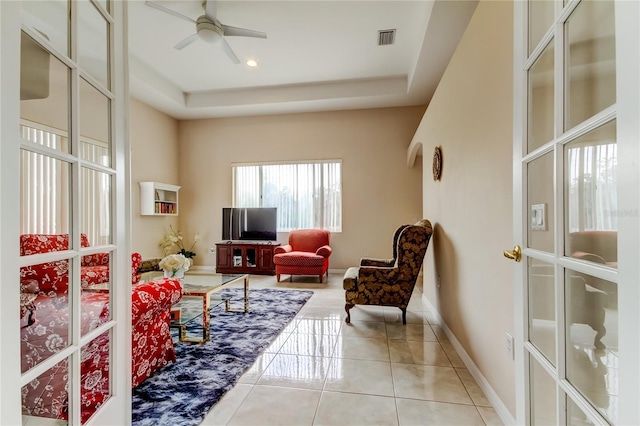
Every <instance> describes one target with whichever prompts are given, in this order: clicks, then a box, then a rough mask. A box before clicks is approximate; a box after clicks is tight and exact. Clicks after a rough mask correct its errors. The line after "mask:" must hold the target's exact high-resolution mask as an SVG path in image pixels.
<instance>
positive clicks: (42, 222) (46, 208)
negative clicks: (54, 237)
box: [20, 120, 111, 245]
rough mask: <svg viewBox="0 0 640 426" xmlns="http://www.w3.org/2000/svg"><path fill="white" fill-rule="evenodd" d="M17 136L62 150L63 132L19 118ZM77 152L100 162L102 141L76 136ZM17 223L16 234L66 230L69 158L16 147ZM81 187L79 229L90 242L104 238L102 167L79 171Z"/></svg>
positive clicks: (64, 145) (106, 213) (105, 240)
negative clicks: (19, 170) (18, 163)
mask: <svg viewBox="0 0 640 426" xmlns="http://www.w3.org/2000/svg"><path fill="white" fill-rule="evenodd" d="M20 129H21V133H22V138H23V139H25V140H27V141H29V142H33V143H35V144H38V145H43V146H46V147H48V148H52V149H55V150H57V151H67V150H68V145H67V144H68V139H67V137H66V135H65V134H64V132H62V131H60V132H58V131H56V129H52V128H48V127H46V126H41V125H39V124H38V123H32V122H28V121H26V120H23V124H22V125H21V126H20ZM80 150H81V151H82V152H81V157H82V158H83V159H85V160H88V161H90V162H93V163H96V164H104V157H105V156H106V155H108V148H107V146H106V144H105V143H103V142H100V141H95V140H91V139H89V138H84V137H83V138H81V140H80ZM21 168H22V173H21V178H20V179H21V181H20V186H21V194H22V195H21V196H22V200H21V206H22V209H21V221H20V222H21V229H20V232H21V233H22V234H32V233H33V234H67V233H69V223H68V218H69V212H68V209H69V208H70V202H69V197H70V193H71V188H70V187H69V170H70V169H69V164H68V163H66V162H64V161H61V160H58V159H55V158H51V157H47V156H44V155H41V154H38V153H36V152H30V151H27V150H22V152H21ZM82 188H83V192H84V194H83V195H84V196H83V200H84V203H85V204H84V206H83V215H82V222H83V227H82V232H83V233H85V234H87V237H88V238H89V241H90V243H91V244H92V245H97V244H107V243H108V242H109V240H108V237H109V232H110V230H109V223H110V220H109V214H110V211H109V205H110V203H109V201H108V200H109V197H110V196H111V194H110V182H109V179H108V176H107V175H106V174H105V173H99V172H94V171H89V169H86V170H85V171H83V176H82Z"/></svg>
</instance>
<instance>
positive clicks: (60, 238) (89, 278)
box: [20, 234, 142, 292]
mask: <svg viewBox="0 0 640 426" xmlns="http://www.w3.org/2000/svg"><path fill="white" fill-rule="evenodd" d="M80 245H81V246H82V247H90V244H89V238H87V236H86V234H80ZM68 249H69V234H22V235H20V256H28V255H31V254H39V253H49V252H52V251H62V250H68ZM141 263H142V257H141V256H140V254H139V253H132V254H131V282H132V283H133V284H137V283H138V281H140V276H139V275H138V268H139V267H140V264H141ZM68 269H69V265H68V262H67V261H66V260H60V261H57V262H47V263H42V264H39V265H31V266H25V267H23V268H20V278H21V281H25V280H29V279H36V280H37V281H38V283H39V286H40V290H41V291H56V292H66V291H67V286H68V285H69V283H68V281H69V279H68V278H69V276H68V274H67V271H68ZM80 282H81V286H82V288H87V287H89V286H92V285H96V284H103V283H107V282H109V253H96V254H92V255H87V256H83V257H82V260H81V263H80Z"/></svg>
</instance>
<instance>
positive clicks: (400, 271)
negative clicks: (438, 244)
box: [343, 220, 433, 324]
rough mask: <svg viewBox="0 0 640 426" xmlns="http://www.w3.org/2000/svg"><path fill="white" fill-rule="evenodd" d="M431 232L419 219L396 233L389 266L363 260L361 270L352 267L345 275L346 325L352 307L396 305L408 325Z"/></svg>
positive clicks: (380, 262)
mask: <svg viewBox="0 0 640 426" xmlns="http://www.w3.org/2000/svg"><path fill="white" fill-rule="evenodd" d="M432 233H433V229H432V227H431V222H429V221H428V220H422V221H420V222H418V223H417V224H415V225H403V226H401V227H400V228H398V230H396V234H395V236H394V239H395V238H396V237H397V242H396V246H395V253H396V254H397V257H396V259H395V260H393V259H391V260H392V261H393V263H392V264H389V260H376V259H363V261H362V262H361V264H360V267H352V268H349V269H348V270H347V272H346V273H345V275H344V281H343V287H344V289H345V302H346V303H345V311H346V312H347V318H346V322H347V323H350V322H351V314H350V312H349V311H350V310H351V308H353V307H354V306H355V305H380V306H395V307H398V308H400V310H401V311H402V323H403V324H406V323H407V305H408V304H409V299H410V298H411V293H412V292H413V288H414V286H415V284H416V280H417V278H418V274H419V273H420V268H421V267H422V262H423V261H424V255H425V253H426V252H427V247H428V246H429V240H430V239H431V235H432Z"/></svg>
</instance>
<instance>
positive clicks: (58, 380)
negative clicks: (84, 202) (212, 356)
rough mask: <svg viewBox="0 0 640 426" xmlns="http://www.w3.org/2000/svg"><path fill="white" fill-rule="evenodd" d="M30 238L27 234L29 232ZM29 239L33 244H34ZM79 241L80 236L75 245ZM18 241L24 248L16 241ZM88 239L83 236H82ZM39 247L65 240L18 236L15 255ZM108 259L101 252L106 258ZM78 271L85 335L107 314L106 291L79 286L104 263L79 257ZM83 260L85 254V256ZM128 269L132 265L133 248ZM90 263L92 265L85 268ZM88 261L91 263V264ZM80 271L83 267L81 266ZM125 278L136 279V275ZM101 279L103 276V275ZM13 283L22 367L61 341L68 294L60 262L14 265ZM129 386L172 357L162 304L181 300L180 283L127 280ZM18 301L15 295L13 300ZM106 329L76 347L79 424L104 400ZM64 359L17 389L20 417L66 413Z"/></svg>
mask: <svg viewBox="0 0 640 426" xmlns="http://www.w3.org/2000/svg"><path fill="white" fill-rule="evenodd" d="M31 235H33V234H31ZM34 238H35V240H36V242H34ZM85 241H86V239H85V238H83V244H85ZM23 242H24V243H25V244H24V245H23V244H22V243H23ZM87 243H88V241H87ZM33 247H37V248H38V249H41V250H45V251H46V250H48V251H56V250H65V249H66V247H68V237H67V238H65V236H64V235H63V236H59V235H55V236H49V237H45V236H43V235H38V236H36V237H33V236H30V237H28V238H21V248H20V251H21V254H23V253H24V254H35V253H37V252H34V251H33ZM106 257H107V259H108V256H106ZM85 258H87V259H83V260H82V267H81V275H83V276H84V277H85V278H84V279H83V280H82V287H83V290H82V291H81V312H80V317H81V333H82V335H85V334H86V333H88V332H90V331H91V330H94V329H96V328H97V327H99V326H100V325H101V324H104V323H105V322H107V321H108V320H109V318H110V312H109V303H108V302H109V294H108V293H107V292H96V291H93V290H91V289H88V288H86V287H87V286H88V285H89V284H88V283H90V284H96V283H104V282H108V272H107V273H106V276H105V273H104V271H103V270H102V269H96V268H105V267H106V270H107V271H108V269H109V267H108V264H107V265H105V264H104V262H103V261H102V258H103V255H102V254H99V255H93V256H85ZM88 258H91V259H88ZM132 258H133V262H132V268H133V267H134V266H135V267H136V272H137V266H139V264H140V255H139V254H137V253H134V254H133V256H132ZM91 263H94V264H93V265H92V264H91ZM95 263H98V265H96V264H95ZM85 268H86V269H85ZM134 275H135V276H133V275H132V277H133V278H132V281H133V282H134V283H137V282H138V281H139V280H140V278H139V275H138V274H137V273H136V274H134ZM105 277H106V280H105ZM21 288H22V291H23V293H24V295H26V296H27V298H26V300H28V304H29V312H30V313H33V314H34V315H24V312H22V313H21V317H22V319H21V333H20V344H21V355H22V372H25V371H27V370H29V369H31V368H32V367H34V366H35V365H37V364H39V363H40V362H42V361H43V360H45V359H47V358H49V357H51V356H52V355H54V354H55V353H57V352H59V351H60V350H62V349H64V348H65V347H67V346H68V342H69V341H70V337H69V331H70V330H69V298H68V274H67V262H65V261H61V262H50V264H40V265H35V266H27V267H23V268H21ZM131 297H132V334H133V335H132V352H133V353H132V386H133V387H135V386H137V385H138V384H140V383H141V382H142V381H143V380H145V379H146V378H147V377H149V376H150V375H151V374H152V373H153V372H154V371H156V370H157V369H158V368H160V367H162V366H164V365H166V364H168V363H169V362H173V361H175V360H176V355H175V350H174V346H173V340H172V338H171V332H170V329H169V319H170V309H171V306H172V305H174V304H175V303H177V302H178V301H179V300H180V299H181V298H182V290H181V286H180V282H179V281H177V280H175V279H170V278H159V279H157V280H154V281H150V282H148V283H139V284H134V286H133V289H132V296H131ZM21 302H22V297H21ZM108 343H109V333H104V334H102V335H100V336H98V337H97V338H96V339H94V340H92V341H91V343H89V344H88V345H87V346H85V347H83V348H82V351H81V367H80V371H81V389H80V392H81V404H82V407H81V412H82V414H81V417H82V422H83V423H84V422H86V421H87V420H88V419H89V418H90V417H91V415H92V414H93V413H94V412H95V411H96V410H97V409H98V407H100V406H101V405H102V404H103V403H104V402H105V401H106V400H107V399H108V397H109V395H110V393H109V370H110V368H109V359H110V357H109V344H108ZM68 370H69V367H68V364H67V361H66V360H64V361H62V362H60V363H59V364H58V365H56V367H54V368H52V369H51V370H49V371H47V372H46V373H45V374H44V375H41V376H40V377H38V378H37V379H35V380H33V381H32V382H31V383H29V384H28V385H26V386H25V387H23V389H22V411H23V414H24V415H30V416H38V417H47V418H57V419H65V418H67V408H68V402H67V389H66V387H67V375H68Z"/></svg>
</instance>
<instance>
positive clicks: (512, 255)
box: [503, 246, 522, 262]
mask: <svg viewBox="0 0 640 426" xmlns="http://www.w3.org/2000/svg"><path fill="white" fill-rule="evenodd" d="M503 254H504V257H507V258H509V259H511V260H515V261H516V262H520V261H521V260H522V249H521V248H520V246H514V247H513V250H505V251H504V252H503Z"/></svg>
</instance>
